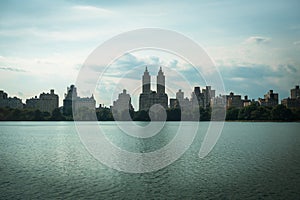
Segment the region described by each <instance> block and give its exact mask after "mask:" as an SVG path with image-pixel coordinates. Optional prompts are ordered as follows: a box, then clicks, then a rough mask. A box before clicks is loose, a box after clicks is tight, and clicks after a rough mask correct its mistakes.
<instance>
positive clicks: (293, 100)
mask: <svg viewBox="0 0 300 200" xmlns="http://www.w3.org/2000/svg"><path fill="white" fill-rule="evenodd" d="M281 104H282V105H285V106H286V107H287V108H300V89H299V85H296V87H295V88H293V89H291V97H288V98H286V99H282V100H281Z"/></svg>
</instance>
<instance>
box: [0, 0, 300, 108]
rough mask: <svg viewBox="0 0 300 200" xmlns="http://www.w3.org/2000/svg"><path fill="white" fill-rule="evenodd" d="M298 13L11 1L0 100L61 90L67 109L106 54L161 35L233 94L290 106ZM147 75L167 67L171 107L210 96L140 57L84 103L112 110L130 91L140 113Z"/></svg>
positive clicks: (158, 57)
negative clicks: (128, 41) (179, 41)
mask: <svg viewBox="0 0 300 200" xmlns="http://www.w3.org/2000/svg"><path fill="white" fill-rule="evenodd" d="M299 8H300V2H299V1H297V0H296V1H292V0H291V1H281V0H278V1H261V0H259V1H258V0H254V1H239V0H236V1H235V0H228V1H151V2H145V1H143V2H142V1H83V0H82V1H81V0H73V1H61V0H53V1H38V0H27V1H24V2H20V1H14V0H12V1H6V0H3V1H0V90H4V91H5V92H7V93H8V95H9V96H17V97H19V98H21V99H22V101H23V103H25V101H26V99H28V98H31V97H34V96H38V95H39V94H40V93H42V92H49V91H50V89H52V88H53V89H55V92H56V93H57V94H58V95H59V97H60V105H62V100H63V97H64V93H66V90H67V87H68V86H70V85H71V84H74V83H75V82H76V79H77V76H78V73H79V71H80V69H81V67H82V65H83V64H84V63H85V61H86V59H87V58H88V56H89V55H90V54H91V53H92V52H93V51H94V50H95V49H96V48H97V47H98V46H99V45H101V44H103V43H104V42H105V41H107V40H109V39H111V38H112V37H114V36H117V35H119V34H121V33H124V32H127V31H131V30H136V29H140V28H148V27H155V28H161V29H167V30H172V31H176V32H178V33H180V34H183V35H185V36H187V37H188V38H190V39H192V40H193V41H195V42H196V43H197V44H199V45H200V46H201V47H202V48H203V49H204V50H205V51H206V52H207V54H208V55H209V56H210V58H211V59H212V60H213V61H214V63H215V65H216V67H217V69H218V70H219V72H220V75H221V77H222V79H223V81H224V86H225V90H226V93H229V92H231V91H232V92H234V93H236V94H240V95H248V96H249V98H251V99H257V98H258V97H263V95H264V94H265V93H267V92H268V90H270V89H273V90H274V92H278V93H279V98H280V99H283V98H286V97H288V96H289V95H290V89H291V88H294V87H295V85H299V84H300V78H299V77H300V76H299V75H300V56H299V55H300V12H299ZM146 65H148V66H149V71H150V74H151V75H152V76H156V75H157V71H158V66H160V65H162V66H163V69H165V70H164V71H165V75H166V81H167V86H168V87H167V92H168V95H169V97H171V98H172V97H174V95H175V92H176V91H177V90H178V89H179V88H180V89H183V91H184V92H185V96H186V97H190V93H191V90H192V88H191V87H188V86H186V85H185V81H186V80H189V81H190V82H191V84H192V85H191V86H192V87H193V86H197V85H199V86H201V87H204V86H205V82H203V80H202V79H201V77H200V78H199V79H198V78H197V77H196V76H195V74H194V73H193V67H191V66H190V65H189V63H187V62H185V61H184V60H182V59H180V58H179V57H178V56H177V57H176V56H174V55H170V54H168V53H165V52H157V51H156V52H155V51H140V52H133V53H125V54H124V55H123V56H122V57H120V58H118V59H117V60H115V61H114V63H113V64H112V66H111V68H110V71H109V72H108V73H107V74H106V75H105V76H104V77H103V80H102V82H101V84H100V83H99V84H100V85H99V84H98V86H97V87H96V90H97V91H82V92H80V95H81V96H89V95H91V93H95V98H96V101H97V104H100V103H101V104H104V105H107V106H109V105H111V104H112V101H113V100H115V98H117V95H118V93H121V92H122V89H124V88H125V89H127V90H128V92H129V93H130V94H131V96H132V99H133V104H134V107H135V108H137V104H138V102H137V100H138V95H139V93H140V92H141V88H140V86H141V76H142V73H143V71H144V68H145V66H146ZM129 69H131V70H129ZM133 69H134V70H133ZM170 69H172V70H170ZM95 70H97V69H95ZM125 72H126V73H125ZM173 72H174V73H173ZM168 73H169V74H168ZM176 73H177V75H176ZM124 74H125V75H124ZM178 75H180V76H181V78H178V79H177V78H176V76H178ZM153 83H155V78H154V77H153ZM212 87H213V86H212ZM152 89H153V90H155V87H154V85H153V87H152ZM79 91H80V89H79ZM217 93H218V91H217Z"/></svg>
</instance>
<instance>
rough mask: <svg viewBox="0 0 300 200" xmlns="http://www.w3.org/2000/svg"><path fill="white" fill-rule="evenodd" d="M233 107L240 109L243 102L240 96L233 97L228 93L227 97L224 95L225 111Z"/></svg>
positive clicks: (231, 93)
mask: <svg viewBox="0 0 300 200" xmlns="http://www.w3.org/2000/svg"><path fill="white" fill-rule="evenodd" d="M233 107H234V108H242V107H243V102H242V98H241V95H235V94H234V93H233V92H230V94H229V95H226V109H228V108H233Z"/></svg>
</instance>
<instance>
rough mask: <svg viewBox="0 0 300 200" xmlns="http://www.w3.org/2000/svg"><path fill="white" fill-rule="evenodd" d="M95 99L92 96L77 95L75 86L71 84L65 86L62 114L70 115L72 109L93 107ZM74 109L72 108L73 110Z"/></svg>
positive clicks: (94, 106)
mask: <svg viewBox="0 0 300 200" xmlns="http://www.w3.org/2000/svg"><path fill="white" fill-rule="evenodd" d="M95 108H96V100H95V99H94V96H93V95H92V96H91V97H84V98H81V97H79V96H78V95H77V88H76V87H75V86H74V85H71V86H70V87H68V88H67V93H66V94H65V99H64V100H63V113H64V115H71V114H72V113H73V112H74V111H78V110H79V109H95ZM73 109H74V110H73Z"/></svg>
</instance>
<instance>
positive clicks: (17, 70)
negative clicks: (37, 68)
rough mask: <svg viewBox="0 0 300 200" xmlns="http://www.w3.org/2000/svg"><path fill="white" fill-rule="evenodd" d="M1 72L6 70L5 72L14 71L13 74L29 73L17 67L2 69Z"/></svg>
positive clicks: (0, 68)
mask: <svg viewBox="0 0 300 200" xmlns="http://www.w3.org/2000/svg"><path fill="white" fill-rule="evenodd" d="M0 70H4V71H12V72H27V71H26V70H24V69H20V68H15V67H0Z"/></svg>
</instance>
